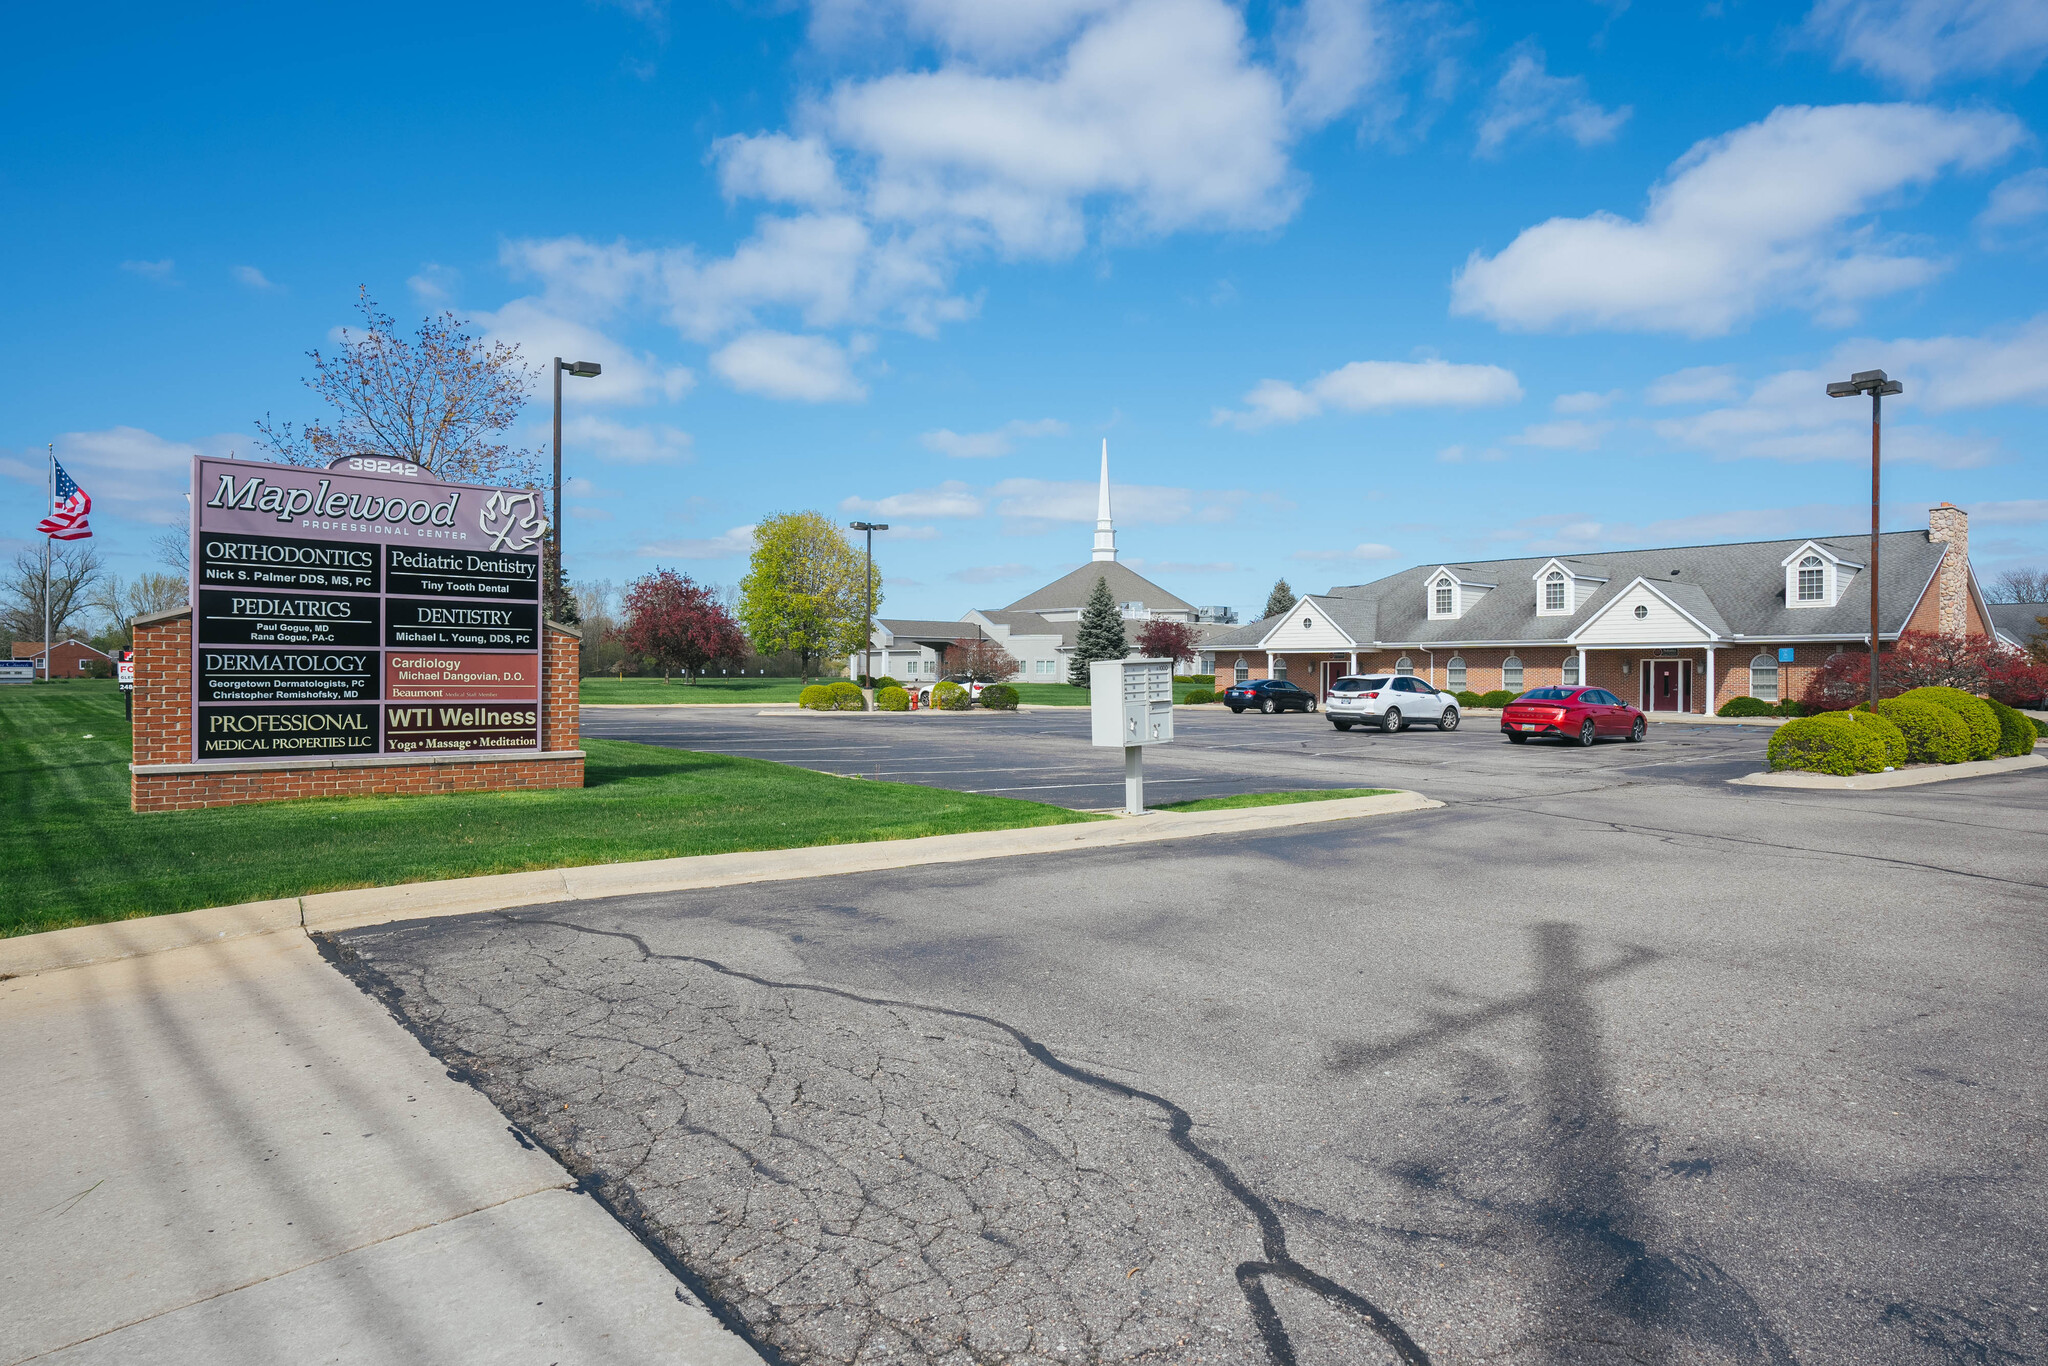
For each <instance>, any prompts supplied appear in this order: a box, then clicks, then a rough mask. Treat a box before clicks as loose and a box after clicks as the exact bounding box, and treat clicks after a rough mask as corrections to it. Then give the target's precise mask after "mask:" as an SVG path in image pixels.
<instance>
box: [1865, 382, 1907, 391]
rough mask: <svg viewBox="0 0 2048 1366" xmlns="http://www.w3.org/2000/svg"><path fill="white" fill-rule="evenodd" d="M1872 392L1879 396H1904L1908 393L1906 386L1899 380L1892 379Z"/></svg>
mask: <svg viewBox="0 0 2048 1366" xmlns="http://www.w3.org/2000/svg"><path fill="white" fill-rule="evenodd" d="M1872 392H1873V393H1879V394H1903V393H1905V392H1906V386H1905V385H1904V384H1903V383H1901V382H1900V381H1898V380H1895V379H1890V380H1886V381H1885V382H1884V383H1883V384H1880V385H1878V386H1877V388H1876V389H1875V390H1873V391H1872Z"/></svg>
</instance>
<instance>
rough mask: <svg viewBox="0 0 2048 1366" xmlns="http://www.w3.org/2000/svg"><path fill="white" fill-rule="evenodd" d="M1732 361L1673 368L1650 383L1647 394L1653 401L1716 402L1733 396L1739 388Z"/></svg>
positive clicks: (1671, 402) (1657, 402)
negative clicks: (1727, 363)
mask: <svg viewBox="0 0 2048 1366" xmlns="http://www.w3.org/2000/svg"><path fill="white" fill-rule="evenodd" d="M1740 388H1741V386H1740V384H1739V383H1738V382H1737V381H1736V378H1735V367H1734V366H1732V365H1693V366H1688V367H1687V368H1685V369H1683V370H1674V371H1672V372H1671V373H1670V374H1668V375H1666V376H1664V377H1663V378H1662V379H1659V380H1657V381H1655V382H1654V383H1652V384H1651V385H1650V388H1649V391H1648V392H1647V393H1646V394H1645V395H1644V397H1645V398H1647V399H1648V400H1649V401H1650V402H1651V403H1655V404H1660V405H1666V406H1668V405H1670V404H1675V403H1713V402H1715V401H1716V400H1719V399H1724V398H1734V397H1735V395H1736V394H1737V393H1738V392H1739V391H1740Z"/></svg>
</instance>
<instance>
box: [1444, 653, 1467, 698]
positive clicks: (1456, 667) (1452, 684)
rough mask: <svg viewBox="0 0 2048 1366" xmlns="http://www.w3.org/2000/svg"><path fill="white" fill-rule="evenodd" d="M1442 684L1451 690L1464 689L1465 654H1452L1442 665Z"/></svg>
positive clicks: (1459, 690)
mask: <svg viewBox="0 0 2048 1366" xmlns="http://www.w3.org/2000/svg"><path fill="white" fill-rule="evenodd" d="M1444 686H1445V687H1447V688H1449V689H1450V690H1451V691H1452V692H1463V691H1465V656H1463V655H1452V656H1451V658H1450V661H1449V662H1448V663H1446V664H1445V665H1444Z"/></svg>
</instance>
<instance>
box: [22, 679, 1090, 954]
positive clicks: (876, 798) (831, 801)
mask: <svg viewBox="0 0 2048 1366" xmlns="http://www.w3.org/2000/svg"><path fill="white" fill-rule="evenodd" d="M584 748H585V750H586V752H587V753H588V754H589V760H588V763H587V767H586V774H587V782H588V785H587V786H586V787H583V788H581V789H576V790H569V791H558V792H473V793H461V794H455V795H449V796H437V797H330V798H323V799H320V800H315V801H299V802H274V803H267V804H263V805H256V806H229V807H217V808H214V809H212V810H207V811H173V812H160V813H156V814H151V815H137V814H135V813H133V812H131V811H130V810H129V809H128V767H127V765H128V760H129V743H128V726H127V722H126V721H125V720H124V719H123V717H122V710H121V696H120V693H119V691H118V690H117V689H116V688H115V686H114V685H113V684H111V683H56V684H42V685H32V686H22V685H14V686H10V687H6V688H0V811H4V813H5V819H4V820H0V879H4V883H0V885H4V888H5V897H4V900H0V935H13V934H27V933H31V932H34V931H37V930H54V929H61V928H63V927H65V926H67V925H82V924H89V923H93V922H96V921H103V920H120V919H125V918H127V917H130V916H142V915H160V914H162V913H164V912H167V911H184V910H192V909H195V908H197V907H201V906H222V905H232V904H234V903H236V902H242V901H260V900H265V899H268V898H271V897H284V896H300V895H305V894H307V893H311V892H327V891H336V890H340V889H342V888H347V887H380V886H387V885H390V884H392V883H399V882H420V881H429V880H433V879H437V878H451V877H470V876H474V875H477V874H482V873H512V872H520V871H524V870H527V869H533V868H562V867H573V866H576V865H579V864H590V863H620V862H630V861H634V860H640V859H656V858H673V857H677V856H680V855H686V854H719V853H728V852H731V851H733V850H740V849H787V848H794V847H797V846H801V845H813V844H858V843H863V842H866V841H870V840H891V839H909V838H911V837H914V836H918V835H944V834H952V833H955V832H958V831H964V830H999V829H1010V828H1015V827H1022V826H1037V825H1061V824H1066V823H1069V822H1075V821H1083V820H1093V819H1097V818H1095V817H1091V816H1084V815H1082V814H1080V813H1078V812H1073V811H1068V810H1066V809H1064V808H1061V807H1056V806H1045V805H1042V804H1040V803H1038V802H1024V801H1015V800H1011V799H1009V798H1004V797H983V796H975V795H972V794H969V793H963V792H946V791H942V790H939V789H936V788H929V787H914V786H911V785H909V784H904V783H881V782H867V781H860V780H856V779H848V778H839V777H835V776H833V775H831V774H825V773H813V772H811V771H809V770H807V769H800V768H788V767H785V766H783V765H781V764H771V763H765V762H762V761H760V760H756V759H736V758H728V757H725V756H721V755H710V754H692V753H688V752H686V751H682V750H673V749H661V748H657V747H654V746H651V745H636V744H629V743H626V742H623V741H617V740H594V739H593V740H586V741H584Z"/></svg>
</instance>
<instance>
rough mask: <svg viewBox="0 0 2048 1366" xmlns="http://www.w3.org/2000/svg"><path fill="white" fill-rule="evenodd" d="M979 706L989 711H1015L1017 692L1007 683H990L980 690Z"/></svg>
mask: <svg viewBox="0 0 2048 1366" xmlns="http://www.w3.org/2000/svg"><path fill="white" fill-rule="evenodd" d="M981 705H982V706H984V707H987V708H988V709H989V710H990V711H1015V710H1017V690H1016V689H1015V688H1013V687H1011V686H1010V685H1009V684H1007V683H991V684H989V685H988V686H987V687H985V688H983V689H982V690H981Z"/></svg>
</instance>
